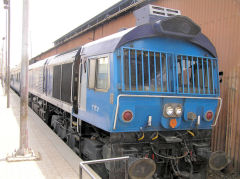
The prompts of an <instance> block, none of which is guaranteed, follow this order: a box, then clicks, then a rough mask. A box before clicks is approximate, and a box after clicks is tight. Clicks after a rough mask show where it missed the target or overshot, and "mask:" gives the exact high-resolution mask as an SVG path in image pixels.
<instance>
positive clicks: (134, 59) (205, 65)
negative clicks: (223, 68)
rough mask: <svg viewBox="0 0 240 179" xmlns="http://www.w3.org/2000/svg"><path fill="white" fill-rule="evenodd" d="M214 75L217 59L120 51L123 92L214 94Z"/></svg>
mask: <svg viewBox="0 0 240 179" xmlns="http://www.w3.org/2000/svg"><path fill="white" fill-rule="evenodd" d="M217 74H218V71H217V59H216V58H208V57H196V56H188V55H178V54H172V53H167V52H160V51H150V50H140V49H134V48H129V47H123V48H122V49H121V86H122V88H121V89H122V91H126V92H145V93H146V92H148V93H150V92H151V93H169V94H171V93H176V94H197V95H216V94H218V93H219V91H218V90H217V89H218V86H217V85H218V83H217V81H218V80H217V79H218V75H217Z"/></svg>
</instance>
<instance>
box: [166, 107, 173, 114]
mask: <svg viewBox="0 0 240 179" xmlns="http://www.w3.org/2000/svg"><path fill="white" fill-rule="evenodd" d="M166 114H167V115H168V116H171V115H173V107H172V106H168V107H167V108H166Z"/></svg>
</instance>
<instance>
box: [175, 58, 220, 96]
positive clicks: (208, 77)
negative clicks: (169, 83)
mask: <svg viewBox="0 0 240 179" xmlns="http://www.w3.org/2000/svg"><path fill="white" fill-rule="evenodd" d="M176 64H177V66H176V74H177V92H178V93H182V94H186V93H190V94H216V93H217V90H216V89H217V88H216V85H217V84H215V81H216V79H217V73H216V69H217V60H216V58H207V57H194V56H186V55H177V56H176Z"/></svg>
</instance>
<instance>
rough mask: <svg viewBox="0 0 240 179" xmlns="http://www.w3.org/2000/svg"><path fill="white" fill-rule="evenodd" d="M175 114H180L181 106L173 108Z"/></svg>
mask: <svg viewBox="0 0 240 179" xmlns="http://www.w3.org/2000/svg"><path fill="white" fill-rule="evenodd" d="M175 114H176V115H177V116H180V115H181V114H182V108H181V107H176V108H175Z"/></svg>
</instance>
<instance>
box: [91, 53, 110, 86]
mask: <svg viewBox="0 0 240 179" xmlns="http://www.w3.org/2000/svg"><path fill="white" fill-rule="evenodd" d="M88 64H89V70H88V88H90V89H96V90H107V89H108V88H109V58H108V57H100V58H95V59H89V63H88Z"/></svg>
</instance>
